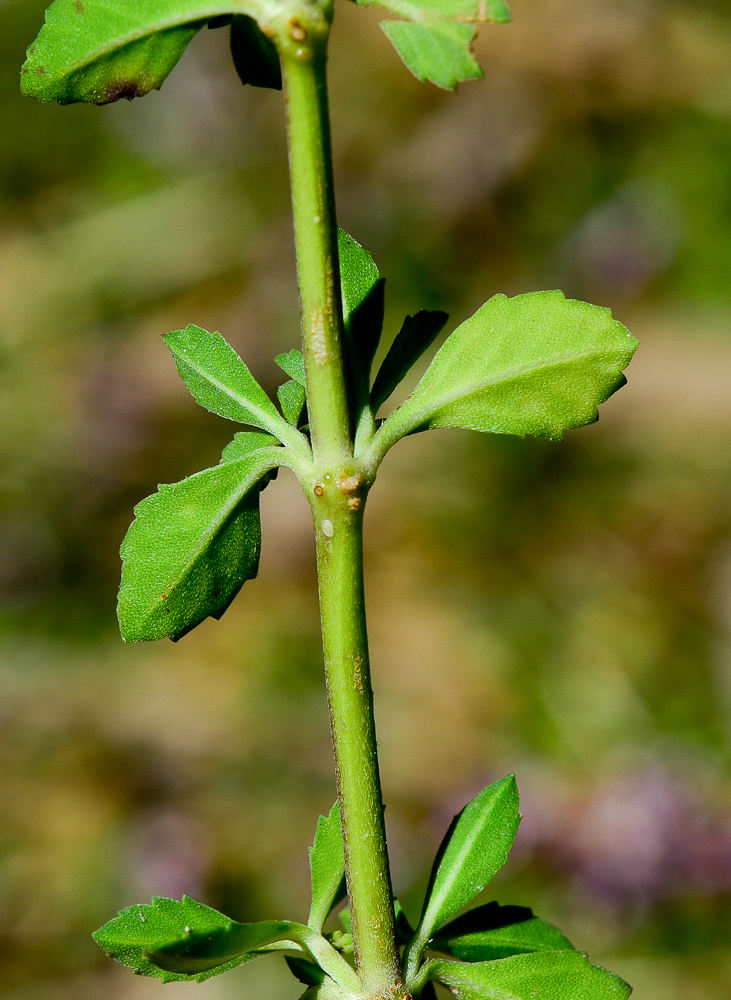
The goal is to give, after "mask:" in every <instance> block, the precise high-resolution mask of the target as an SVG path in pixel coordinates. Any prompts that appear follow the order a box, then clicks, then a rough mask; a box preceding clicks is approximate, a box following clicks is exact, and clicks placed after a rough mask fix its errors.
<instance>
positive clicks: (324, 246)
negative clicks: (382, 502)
mask: <svg viewBox="0 0 731 1000" xmlns="http://www.w3.org/2000/svg"><path fill="white" fill-rule="evenodd" d="M329 6H330V5H329V4H328V5H327V7H329ZM327 7H326V6H325V5H324V4H323V5H321V4H319V3H316V2H312V0H309V2H307V0H304V2H303V3H302V10H301V12H300V13H299V14H298V15H297V16H295V15H294V14H293V13H292V12H290V13H289V15H288V16H287V17H286V18H284V19H283V20H282V21H281V22H279V23H277V24H276V25H275V30H276V42H277V47H278V49H279V54H280V58H281V62H282V76H283V79H284V88H285V99H286V107H287V138H288V144H289V166H290V179H291V186H292V209H293V214H294V229H295V247H296V251H297V280H298V283H299V290H300V314H301V324H302V350H303V353H304V358H305V372H306V376H307V407H308V414H309V420H310V434H311V438H312V449H313V453H314V456H315V460H316V461H318V462H321V463H325V464H328V465H337V464H339V463H342V462H344V461H347V459H348V458H350V457H351V456H352V454H353V446H352V442H351V439H350V421H349V416H348V401H347V390H346V381H345V373H344V359H343V350H342V339H343V336H342V334H343V330H342V325H343V324H342V305H341V301H340V272H339V269H338V253H337V227H336V224H335V199H334V187H333V175H332V154H331V149H330V123H329V116H328V102H327V83H326V72H325V66H326V61H327V40H328V35H329V30H330V17H329V15H330V11H329V10H328V9H327ZM323 8H324V9H323Z"/></svg>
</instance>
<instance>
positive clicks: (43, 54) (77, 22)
mask: <svg viewBox="0 0 731 1000" xmlns="http://www.w3.org/2000/svg"><path fill="white" fill-rule="evenodd" d="M274 6H275V5H274V3H273V0H229V2H228V3H226V2H221V0H145V2H144V3H137V2H134V0H55V3H52V4H51V6H50V7H49V8H48V10H47V12H46V23H45V25H44V26H43V28H42V29H41V31H40V33H39V35H38V37H37V39H36V40H35V42H34V43H33V44H32V45H31V46H30V47H29V49H28V58H27V61H26V63H25V65H24V66H23V69H22V75H21V87H22V90H23V92H24V93H25V94H28V95H29V96H31V97H37V98H38V99H39V100H41V101H59V102H60V103H62V104H68V103H70V102H73V101H90V102H92V103H94V104H108V103H110V102H112V101H117V100H119V99H120V97H127V98H130V99H131V98H133V97H140V96H142V95H143V94H146V93H148V91H150V90H152V89H154V88H158V87H160V85H161V84H162V83H163V81H164V80H165V78H166V77H167V75H168V74H169V73H170V71H171V70H172V68H173V67H174V66H175V64H176V63H177V61H178V59H179V58H180V56H181V55H182V53H183V51H184V50H185V48H186V46H187V44H188V42H189V41H190V39H191V38H192V37H193V35H195V34H196V32H197V31H198V30H200V28H201V27H203V26H204V25H205V24H206V22H208V21H211V20H214V19H216V18H218V17H219V16H220V15H225V14H227V13H236V14H250V15H252V16H253V17H257V15H258V16H260V17H263V16H265V15H266V13H267V11H269V10H273V9H274Z"/></svg>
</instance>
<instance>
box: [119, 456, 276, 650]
mask: <svg viewBox="0 0 731 1000" xmlns="http://www.w3.org/2000/svg"><path fill="white" fill-rule="evenodd" d="M229 447H231V446H229ZM279 451H280V449H279V448H271V449H270V448H267V449H264V450H260V451H256V452H253V453H251V454H249V455H245V457H243V458H240V459H236V460H232V461H225V462H223V463H222V464H221V465H218V466H216V467H215V468H212V469H205V470H204V471H203V472H199V473H197V474H196V475H194V476H190V477H189V478H188V479H184V480H183V481H182V482H180V483H175V484H173V485H163V486H160V487H159V491H158V492H157V493H155V494H153V495H152V496H149V497H147V499H145V500H143V501H142V502H141V503H139V504H137V506H136V507H135V520H134V521H133V522H132V525H131V526H130V529H129V531H128V532H127V535H126V537H125V539H124V541H123V543H122V548H121V555H122V562H123V568H122V584H121V587H120V590H119V603H118V615H119V625H120V630H121V632H122V637H123V638H124V639H126V640H127V641H128V642H140V641H144V640H150V639H162V638H163V637H165V636H169V637H170V638H172V639H179V638H180V637H181V636H183V635H185V633H186V632H189V631H190V630H191V629H193V628H195V626H196V625H199V624H200V623H201V622H202V621H203V620H204V619H205V618H207V617H208V616H209V615H211V616H212V617H214V618H220V617H221V615H222V614H223V613H224V611H225V610H226V608H227V607H228V606H229V604H230V603H231V601H232V600H233V598H234V597H235V596H236V594H237V593H238V591H239V590H240V589H241V587H242V585H243V584H244V582H245V581H246V580H250V579H252V578H253V577H254V576H256V573H257V569H258V565H259V549H260V545H261V529H260V523H259V492H260V484H261V480H262V479H263V478H264V477H265V476H266V475H267V474H268V473H269V472H270V471H271V470H272V469H274V468H276V466H277V465H278V464H279V462H278V455H277V453H278V452H279Z"/></svg>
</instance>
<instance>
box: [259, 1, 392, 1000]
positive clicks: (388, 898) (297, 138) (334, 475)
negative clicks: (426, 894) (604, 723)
mask: <svg viewBox="0 0 731 1000" xmlns="http://www.w3.org/2000/svg"><path fill="white" fill-rule="evenodd" d="M330 19H331V3H330V2H328V0H322V2H317V0H314V2H313V0H303V2H302V4H301V7H300V9H299V10H297V11H295V8H294V7H293V8H292V10H291V11H290V13H289V14H288V15H287V16H286V17H283V18H281V19H280V20H278V21H276V22H274V23H273V25H272V27H273V29H274V37H275V41H276V44H277V48H278V50H279V54H280V58H281V61H282V74H283V77H284V86H285V97H286V102H287V133H288V142H289V157H290V172H291V184H292V204H293V213H294V221H295V244H296V251H297V276H298V281H299V289H300V301H301V310H302V343H303V353H304V357H305V371H306V376H307V405H308V413H309V421H310V431H311V437H312V446H313V453H314V463H313V466H311V467H310V468H309V470H307V471H309V473H310V477H309V478H307V477H306V476H305V475H303V473H304V472H305V469H304V467H303V468H301V469H300V471H299V478H300V482H301V484H302V486H303V488H304V490H305V493H306V494H307V496H308V499H309V501H310V505H311V507H312V512H313V517H314V521H315V534H316V543H317V568H318V581H319V593H320V614H321V622H322V637H323V648H324V654H325V671H326V678H327V689H328V704H329V708H330V722H331V732H332V739H333V749H334V756H335V771H336V777H337V785H338V799H339V803H340V813H341V822H342V828H343V841H344V847H345V863H346V877H347V882H348V896H349V905H350V913H351V919H352V929H353V944H354V948H355V958H356V965H357V969H358V973H359V975H360V979H361V982H362V984H363V991H364V993H365V994H366V995H367V996H370V997H387V996H389V997H391V996H394V995H396V996H398V995H400V994H402V988H401V970H400V962H399V953H398V947H397V944H396V935H395V919H394V911H393V894H392V890H391V877H390V871H389V863H388V852H387V847H386V835H385V827H384V822H383V798H382V793H381V783H380V777H379V771H378V756H377V748H376V734H375V724H374V718H373V693H372V689H371V682H370V666H369V659H368V639H367V634H366V621H365V601H364V592H363V542H362V530H363V505H364V502H365V495H366V492H367V488H368V485H369V483H368V482H366V480H365V477H363V476H362V475H360V474H359V473H358V470H357V467H356V465H355V463H354V460H353V442H352V437H351V428H350V420H349V411H348V399H347V383H346V377H345V369H344V360H343V350H342V306H341V302H340V278H339V271H338V259H337V236H336V233H337V230H336V225H335V208H334V194H333V178H332V155H331V150H330V131H329V121H328V108H327V91H326V73H325V67H326V58H327V39H328V35H329V28H330ZM313 474H314V479H313V478H312V475H313Z"/></svg>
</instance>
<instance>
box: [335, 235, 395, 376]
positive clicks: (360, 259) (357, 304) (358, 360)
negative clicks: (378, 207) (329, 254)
mask: <svg viewBox="0 0 731 1000" xmlns="http://www.w3.org/2000/svg"><path fill="white" fill-rule="evenodd" d="M338 260H339V263H340V295H341V300H342V305H343V323H344V326H345V340H346V344H347V347H348V354H349V358H350V367H351V375H352V376H353V378H354V379H355V380H357V381H358V382H360V383H362V384H365V383H368V381H369V377H370V370H371V365H372V364H373V358H374V356H375V353H376V350H377V348H378V342H379V340H380V338H381V329H382V327H383V308H384V300H383V294H384V292H383V287H384V281H383V279H382V278H381V277H380V274H379V271H378V268H377V266H376V263H375V261H374V260H373V257H372V256H371V255H370V254H369V253H368V251H367V250H366V249H365V248H364V247H362V246H361V245H360V243H358V242H357V241H356V240H354V239H353V237H352V236H349V235H348V233H346V232H345V230H343V229H338Z"/></svg>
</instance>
